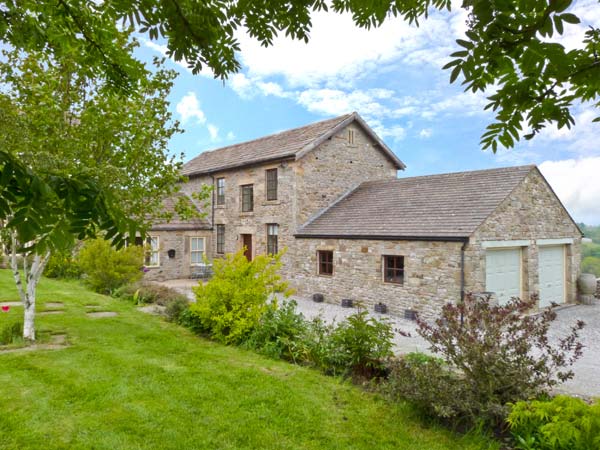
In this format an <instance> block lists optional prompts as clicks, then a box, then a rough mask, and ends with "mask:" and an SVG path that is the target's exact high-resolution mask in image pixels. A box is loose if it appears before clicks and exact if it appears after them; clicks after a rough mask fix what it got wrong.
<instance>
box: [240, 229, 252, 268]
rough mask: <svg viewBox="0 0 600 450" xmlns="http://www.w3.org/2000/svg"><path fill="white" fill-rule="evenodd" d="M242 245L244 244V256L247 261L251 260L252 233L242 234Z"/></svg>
mask: <svg viewBox="0 0 600 450" xmlns="http://www.w3.org/2000/svg"><path fill="white" fill-rule="evenodd" d="M242 245H243V246H244V256H245V257H246V259H247V260H248V261H252V235H251V234H242Z"/></svg>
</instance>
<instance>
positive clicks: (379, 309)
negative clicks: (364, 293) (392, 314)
mask: <svg viewBox="0 0 600 450" xmlns="http://www.w3.org/2000/svg"><path fill="white" fill-rule="evenodd" d="M375 312H376V313H379V314H386V313H387V305H386V304H385V303H377V304H376V305H375Z"/></svg>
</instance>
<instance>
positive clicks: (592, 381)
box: [294, 297, 600, 397]
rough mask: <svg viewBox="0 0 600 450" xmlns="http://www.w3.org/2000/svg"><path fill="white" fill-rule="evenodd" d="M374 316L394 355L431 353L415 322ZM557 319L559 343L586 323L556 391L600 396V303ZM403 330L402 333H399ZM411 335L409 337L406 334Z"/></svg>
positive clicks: (314, 306)
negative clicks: (389, 329)
mask: <svg viewBox="0 0 600 450" xmlns="http://www.w3.org/2000/svg"><path fill="white" fill-rule="evenodd" d="M294 300H296V302H298V310H299V311H300V312H302V314H304V316H305V317H306V318H313V317H315V316H317V315H321V316H322V317H323V318H324V319H325V320H326V321H333V320H336V321H340V320H343V319H344V318H345V317H347V316H349V315H350V314H353V313H354V312H356V308H342V307H341V306H338V305H331V304H328V303H314V302H313V301H311V300H308V299H305V298H300V297H294ZM370 315H371V316H372V317H376V318H380V319H381V318H386V319H388V320H389V321H390V322H391V324H392V326H393V328H394V330H395V331H396V332H395V337H394V352H395V353H396V354H402V353H408V352H414V351H421V352H427V353H428V344H427V342H426V341H425V340H424V339H422V338H421V337H420V336H419V335H418V334H417V333H416V325H415V323H414V322H412V321H409V320H405V319H402V318H399V317H395V316H390V315H388V314H377V313H370ZM557 316H558V317H557V319H556V321H555V322H554V323H553V324H552V327H551V328H550V333H549V337H550V339H551V340H554V341H556V340H557V339H559V338H560V337H561V336H564V335H565V334H567V333H568V332H569V329H570V327H571V326H572V325H574V324H575V322H577V320H579V319H581V320H583V321H584V322H585V323H586V326H585V328H584V329H583V330H582V331H581V341H582V343H583V345H584V350H583V356H582V357H581V359H579V360H578V361H577V362H576V363H575V365H574V366H573V369H574V371H575V377H574V378H573V379H572V380H569V381H568V382H566V383H565V384H563V385H561V386H559V387H558V388H557V389H556V391H557V392H562V393H568V394H571V395H576V396H583V397H600V302H597V303H596V304H595V305H573V306H566V307H564V308H561V309H560V310H558V311H557ZM398 331H401V332H402V333H399V332H398ZM406 333H409V334H410V336H404V335H403V334H406Z"/></svg>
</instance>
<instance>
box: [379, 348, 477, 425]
mask: <svg viewBox="0 0 600 450" xmlns="http://www.w3.org/2000/svg"><path fill="white" fill-rule="evenodd" d="M382 389H383V390H384V392H386V393H387V394H388V395H390V396H391V397H392V398H393V399H394V400H409V401H410V402H411V403H413V404H414V405H415V406H416V407H417V408H418V409H419V410H420V411H422V412H423V413H424V414H425V415H426V416H428V417H436V418H440V419H442V420H448V419H452V420H453V421H455V422H456V421H457V417H458V418H460V417H462V416H464V415H470V414H471V413H472V412H471V411H470V409H471V408H474V407H476V405H477V403H473V402H471V401H470V399H469V398H468V397H467V395H468V394H469V393H468V391H467V389H465V385H464V384H463V381H462V379H461V377H460V376H459V374H458V373H457V372H456V371H453V370H450V369H449V367H448V365H447V364H446V363H445V362H444V360H442V359H440V358H436V357H433V356H429V355H426V354H424V353H408V354H407V355H403V356H402V357H400V358H397V359H394V360H392V361H391V362H390V364H389V374H388V379H387V382H386V383H385V384H384V385H383V386H382Z"/></svg>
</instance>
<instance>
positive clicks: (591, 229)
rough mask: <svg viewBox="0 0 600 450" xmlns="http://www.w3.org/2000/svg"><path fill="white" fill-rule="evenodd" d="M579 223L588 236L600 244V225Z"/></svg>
mask: <svg viewBox="0 0 600 450" xmlns="http://www.w3.org/2000/svg"><path fill="white" fill-rule="evenodd" d="M577 225H579V228H581V231H583V233H584V234H585V237H586V238H590V239H591V240H592V241H594V242H595V243H596V244H600V226H592V225H586V224H584V223H578V224H577Z"/></svg>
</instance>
